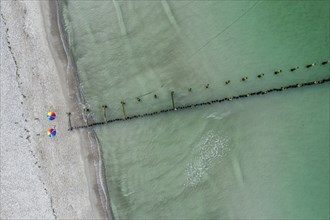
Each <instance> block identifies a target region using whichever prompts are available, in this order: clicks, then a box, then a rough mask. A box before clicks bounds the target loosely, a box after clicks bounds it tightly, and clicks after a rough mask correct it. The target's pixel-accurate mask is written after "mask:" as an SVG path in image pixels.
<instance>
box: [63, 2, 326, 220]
mask: <svg viewBox="0 0 330 220" xmlns="http://www.w3.org/2000/svg"><path fill="white" fill-rule="evenodd" d="M61 7H62V15H63V17H64V20H65V28H66V31H67V33H68V36H69V44H70V47H71V52H72V55H73V57H74V59H75V62H76V64H77V68H78V72H79V76H80V79H81V86H82V90H83V93H84V96H85V99H86V102H87V105H88V107H89V108H90V109H91V112H92V113H91V116H92V117H93V119H94V120H95V121H100V120H102V119H103V116H102V108H101V106H102V105H103V104H107V105H108V107H109V108H108V110H109V111H108V113H109V117H110V118H116V117H122V110H121V105H120V102H121V101H125V102H126V106H125V107H126V112H127V114H128V115H133V114H140V113H146V112H153V111H155V110H161V109H164V108H170V107H171V98H170V92H171V91H174V92H175V103H176V105H177V106H179V105H184V104H187V103H199V102H204V101H207V100H211V99H214V98H223V97H228V96H233V95H238V94H245V93H246V92H254V91H259V90H264V89H270V88H274V87H281V86H284V85H289V84H293V83H302V82H307V81H314V80H319V79H323V78H327V77H329V75H330V71H329V65H324V66H320V65H317V66H316V67H314V68H311V69H307V68H304V66H305V65H306V64H309V63H312V62H317V63H318V64H319V63H320V62H321V61H324V60H328V59H329V58H330V54H329V38H330V36H329V20H330V19H329V17H330V12H329V11H330V10H329V7H330V6H329V2H327V1H120V2H119V1H97V2H93V1H67V2H66V1H61ZM295 66H299V67H300V69H299V70H298V71H295V72H290V71H289V69H290V68H292V67H295ZM277 69H282V70H283V72H282V73H281V74H279V75H277V76H276V75H274V74H273V72H274V71H275V70H277ZM260 73H264V74H265V76H264V77H262V78H261V79H258V78H257V75H258V74H260ZM244 76H247V77H248V80H247V81H246V82H242V81H241V80H240V79H241V78H242V77H244ZM226 80H231V83H230V84H229V85H225V83H224V82H225V81H226ZM206 84H210V87H209V88H208V89H206V88H205V85H206ZM189 88H192V92H189V91H188V89H189ZM329 89H330V87H329V84H324V85H320V86H313V87H308V88H307V87H304V88H300V89H295V90H288V91H285V92H281V93H273V94H268V95H264V96H257V97H255V96H254V97H251V98H247V99H240V100H236V101H232V102H224V103H221V104H214V105H212V106H205V107H200V108H195V109H188V110H183V111H177V112H170V113H165V114H161V115H157V116H155V117H148V118H142V119H137V120H131V121H126V122H123V123H113V124H109V125H107V126H99V127H95V130H96V133H97V135H98V137H99V139H100V142H101V144H102V151H103V158H104V163H105V168H106V178H107V183H108V189H109V195H110V199H111V204H112V209H113V211H114V215H115V218H117V219H126V218H134V219H136V218H141V219H150V218H152V219H154V218H170V219H174V218H185V219H191V218H198V219H211V218H213V219H214V218H216V219H219V218H231V219H237V218H253V219H257V218H259V219H260V218H298V219H299V218H301V219H302V218H305V219H306V218H329V138H330V137H329V133H330V125H329V120H330V119H329V113H330V112H329V103H330V101H329V99H330V94H329V93H330V90H329ZM155 94H157V96H158V98H157V99H155V98H154V95H155ZM136 97H139V98H141V100H142V101H141V102H138V101H137V99H136Z"/></svg>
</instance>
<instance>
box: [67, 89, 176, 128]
mask: <svg viewBox="0 0 330 220" xmlns="http://www.w3.org/2000/svg"><path fill="white" fill-rule="evenodd" d="M171 100H172V108H173V109H174V110H176V107H175V103H174V91H171ZM120 103H121V106H122V110H123V115H124V119H126V118H127V115H126V111H125V105H126V103H125V102H123V101H121V102H120ZM102 108H103V119H104V123H107V122H108V120H107V108H108V106H107V105H102ZM84 112H85V113H88V112H89V109H88V108H84ZM67 115H68V130H70V131H71V130H72V129H73V128H72V124H71V117H70V116H71V112H67ZM86 125H87V126H88V117H86Z"/></svg>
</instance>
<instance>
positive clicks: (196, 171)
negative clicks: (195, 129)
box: [184, 130, 229, 187]
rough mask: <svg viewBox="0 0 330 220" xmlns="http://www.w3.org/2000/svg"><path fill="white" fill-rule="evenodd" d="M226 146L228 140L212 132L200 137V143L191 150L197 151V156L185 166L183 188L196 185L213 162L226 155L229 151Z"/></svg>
mask: <svg viewBox="0 0 330 220" xmlns="http://www.w3.org/2000/svg"><path fill="white" fill-rule="evenodd" d="M228 145H229V140H228V139H227V138H225V137H223V136H221V135H218V134H216V133H215V132H214V131H212V130H211V131H209V132H208V133H207V134H206V135H204V136H202V138H201V140H200V142H199V143H198V144H196V145H195V147H194V149H193V151H196V150H197V151H199V152H198V155H197V156H196V157H195V158H194V159H192V161H191V162H189V163H188V164H187V168H186V170H185V175H186V183H185V184H184V186H186V187H194V186H196V185H198V184H199V183H200V182H201V181H202V178H203V176H204V175H205V174H206V172H207V171H208V170H209V169H210V168H211V167H212V166H213V164H214V162H215V161H216V160H219V159H221V158H222V157H223V156H225V155H226V153H227V152H228V151H229V148H228Z"/></svg>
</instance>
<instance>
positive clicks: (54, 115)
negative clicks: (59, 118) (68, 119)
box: [47, 112, 56, 120]
mask: <svg viewBox="0 0 330 220" xmlns="http://www.w3.org/2000/svg"><path fill="white" fill-rule="evenodd" d="M47 118H48V120H54V119H55V118H56V114H55V112H48V114H47Z"/></svg>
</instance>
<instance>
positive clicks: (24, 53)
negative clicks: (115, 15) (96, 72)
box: [0, 1, 110, 219]
mask: <svg viewBox="0 0 330 220" xmlns="http://www.w3.org/2000/svg"><path fill="white" fill-rule="evenodd" d="M62 37H63V36H62ZM77 85H78V83H77V76H76V75H75V74H74V67H72V65H71V63H70V57H68V56H67V54H66V52H65V49H64V48H63V44H62V39H61V35H60V31H59V28H58V19H57V11H56V2H55V1H50V2H48V1H17V2H13V1H2V2H1V138H0V140H1V182H0V184H1V210H0V213H1V216H0V218H1V219H22V218H24V219H57V218H59V219H73V218H79V219H103V218H110V214H109V213H110V211H109V210H108V204H107V198H106V193H105V192H106V189H105V185H104V184H103V180H102V176H103V175H102V172H103V171H102V170H103V169H102V164H100V163H99V158H100V150H99V147H98V143H97V139H96V138H95V134H94V132H93V130H84V131H68V120H67V115H66V113H67V112H71V113H72V115H71V118H72V119H73V121H75V122H81V123H83V118H82V114H81V111H80V110H79V109H81V106H82V104H80V103H81V101H82V97H81V96H80V95H79V93H77V91H78V90H77V89H78V86H77ZM48 111H55V112H56V113H57V119H56V120H54V121H48V120H47V118H46V114H47V112H48ZM53 126H55V127H56V130H57V136H56V137H55V138H53V139H51V138H49V137H48V136H47V130H48V129H49V128H51V127H53Z"/></svg>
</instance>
